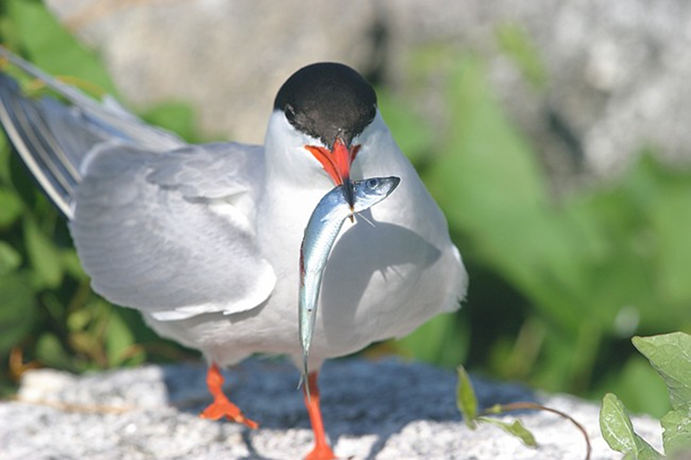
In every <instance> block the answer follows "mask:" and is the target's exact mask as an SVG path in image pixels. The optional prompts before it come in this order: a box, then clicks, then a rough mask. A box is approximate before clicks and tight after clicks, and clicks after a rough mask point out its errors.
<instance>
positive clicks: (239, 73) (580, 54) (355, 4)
mask: <svg viewBox="0 0 691 460" xmlns="http://www.w3.org/2000/svg"><path fill="white" fill-rule="evenodd" d="M46 1H47V3H48V4H49V5H50V6H51V8H53V10H54V11H55V12H56V14H57V15H58V16H59V17H60V18H61V20H62V21H63V22H64V24H65V25H66V26H67V27H69V28H70V29H71V30H73V31H74V32H75V33H76V34H77V35H78V36H79V37H81V38H82V39H83V40H84V41H85V42H86V43H88V44H90V45H91V46H92V47H93V48H95V49H97V50H98V52H99V53H100V54H101V55H102V56H103V58H104V59H105V62H106V64H107V66H108V68H109V69H110V71H111V72H112V74H113V76H114V78H115V80H116V82H117V84H118V85H119V86H120V88H121V89H122V91H123V93H124V95H125V97H126V98H128V100H129V102H131V103H134V104H135V105H139V106H146V105H149V104H152V103H155V102H158V101H167V100H170V99H176V100H184V101H189V102H191V103H192V104H193V105H194V107H196V109H197V111H198V113H199V116H200V121H201V124H202V126H203V128H204V129H205V131H206V132H207V133H213V134H215V135H222V136H224V137H229V138H233V139H235V140H240V141H245V142H261V141H262V138H263V133H264V129H265V125H266V119H267V116H268V112H269V111H270V110H271V106H272V101H273V97H274V95H275V93H276V91H277V89H278V87H279V86H280V84H281V83H282V82H283V81H284V80H285V78H286V77H287V76H288V75H290V74H291V73H292V72H293V71H295V70H296V69H298V68H299V67H301V66H303V65H305V64H307V63H311V62H314V61H318V60H337V61H342V62H345V63H348V64H351V65H353V66H355V67H356V68H358V69H359V70H361V71H363V72H364V73H365V74H366V75H368V76H369V77H372V78H374V79H375V80H377V81H378V82H379V83H382V84H385V85H388V86H389V87H390V88H392V89H393V90H394V91H396V92H398V93H399V95H400V96H402V97H404V98H405V99H406V100H407V101H408V103H409V104H411V105H413V106H416V109H418V110H421V111H422V112H423V113H425V114H426V115H427V116H428V117H430V118H431V119H435V117H439V116H440V113H441V112H442V111H443V110H442V108H441V107H440V106H439V104H438V102H439V101H440V100H441V98H442V96H441V94H440V87H439V85H438V83H439V79H438V78H435V75H430V76H429V78H428V79H426V80H425V81H423V82H422V86H423V88H422V89H420V88H419V86H420V84H421V82H420V77H419V75H416V74H415V72H412V71H411V61H412V60H413V59H414V58H413V56H414V53H415V51H416V50H419V49H421V48H424V47H426V46H430V45H431V46H439V45H442V46H445V47H448V48H451V49H454V50H456V51H458V52H459V53H462V52H464V51H465V52H467V51H472V52H475V53H478V54H480V55H482V56H484V58H485V59H486V61H487V63H488V67H489V69H490V76H491V77H490V81H491V83H492V85H493V87H494V90H495V92H496V94H497V95H498V97H499V98H500V99H501V100H502V102H503V103H504V105H505V107H506V108H507V111H508V113H509V114H510V116H511V117H512V119H513V120H514V121H515V123H516V124H518V125H519V126H520V127H521V128H522V129H523V130H524V131H525V132H527V133H528V134H529V136H530V138H531V141H532V144H533V145H534V146H535V147H536V149H537V150H538V151H539V152H540V153H541V154H542V156H543V158H545V161H546V164H547V165H548V166H549V167H550V169H551V170H552V172H553V174H556V175H557V176H559V175H562V176H564V177H565V178H569V177H573V176H574V175H576V176H577V175H578V174H579V173H581V172H583V171H586V172H589V173H594V174H596V175H598V174H609V173H611V172H613V171H617V170H620V169H621V168H622V167H623V166H624V165H625V164H626V163H627V161H626V159H628V158H630V157H631V156H632V154H633V153H634V152H636V151H637V150H638V149H640V148H642V147H644V146H652V147H656V148H657V150H658V151H659V153H660V154H661V155H663V156H665V157H667V158H680V157H686V158H688V157H689V156H691V155H690V154H689V148H688V147H687V146H688V145H690V144H691V130H689V129H687V126H688V124H689V122H690V121H691V86H690V85H688V84H687V81H688V76H689V75H691V53H688V52H687V51H688V49H689V47H690V46H691V33H689V32H688V30H689V28H688V27H687V25H688V24H689V22H690V21H691V3H689V2H687V1H686V0H665V1H662V2H653V3H651V2H648V1H646V0H621V1H617V2H602V1H599V0H566V1H562V2H553V1H550V0H536V1H531V2H516V1H514V0H493V1H485V0H461V1H458V0H434V1H428V2H418V1H414V0H380V1H377V2H370V1H367V0H352V1H350V2H348V5H347V7H345V6H344V5H343V4H342V3H341V2H323V1H318V0H309V1H302V0H286V1H283V2H281V7H280V8H278V7H277V6H276V3H275V2H272V1H270V0H257V1H243V0H198V1H195V2H188V1H184V0H165V1H161V0H140V1H136V2H118V1H112V0H46ZM507 24H508V25H512V26H517V28H518V29H520V30H521V31H522V32H524V33H525V36H526V37H527V40H528V43H529V44H532V45H533V47H534V49H535V50H536V53H537V56H538V58H539V62H541V63H542V66H543V67H544V70H545V75H546V80H545V83H544V84H543V85H541V86H540V85H537V86H536V85H531V84H530V83H529V82H528V81H527V80H526V78H524V77H523V76H522V74H521V72H520V70H519V69H518V67H517V66H516V64H515V62H513V61H511V60H510V59H509V58H507V54H506V53H505V52H504V51H502V46H501V45H500V41H499V40H498V38H497V37H498V35H499V33H500V31H501V30H503V28H505V27H506V26H507ZM459 55H460V54H459ZM447 64H448V62H443V61H440V62H439V63H438V67H439V69H444V68H445V67H446V66H447ZM411 87H415V88H416V91H415V93H414V94H415V96H412V95H411ZM555 182H559V180H557V181H555Z"/></svg>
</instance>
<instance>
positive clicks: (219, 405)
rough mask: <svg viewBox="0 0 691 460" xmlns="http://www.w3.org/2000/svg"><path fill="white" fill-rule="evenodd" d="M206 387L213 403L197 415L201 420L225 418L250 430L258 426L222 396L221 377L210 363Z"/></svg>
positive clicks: (219, 372)
mask: <svg viewBox="0 0 691 460" xmlns="http://www.w3.org/2000/svg"><path fill="white" fill-rule="evenodd" d="M206 385H207V386H208V387H209V393H211V395H212V396H213V397H214V402H212V403H211V404H210V405H209V407H207V408H206V409H204V412H202V413H201V414H199V416H200V417H201V418H205V419H209V420H218V419H221V418H223V417H224V416H225V417H228V419H230V420H233V421H235V422H238V423H244V424H245V425H247V426H248V427H250V428H252V429H255V428H257V427H258V426H259V425H258V424H257V423H256V422H255V421H253V420H250V419H248V418H246V417H245V415H244V414H243V413H242V411H241V410H240V409H239V408H238V406H236V405H235V404H233V403H232V402H230V400H229V399H228V398H227V397H226V395H224V394H223V376H222V375H221V371H220V370H219V369H218V366H217V365H216V363H211V366H209V371H208V372H207V374H206Z"/></svg>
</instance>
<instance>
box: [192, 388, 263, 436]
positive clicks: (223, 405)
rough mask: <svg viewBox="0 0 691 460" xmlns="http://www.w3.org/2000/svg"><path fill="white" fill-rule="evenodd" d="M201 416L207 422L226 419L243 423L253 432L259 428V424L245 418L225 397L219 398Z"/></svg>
mask: <svg viewBox="0 0 691 460" xmlns="http://www.w3.org/2000/svg"><path fill="white" fill-rule="evenodd" d="M199 416H200V417H201V418H203V419H207V420H220V419H221V418H223V417H226V418H228V419H229V420H232V421H234V422H237V423H242V424H244V425H246V426H247V427H248V428H251V429H253V430H255V429H257V428H258V427H259V424H258V423H257V422H255V421H254V420H250V419H248V418H247V417H245V415H244V414H243V413H242V411H241V410H240V408H238V406H236V405H235V404H233V403H232V402H230V401H229V400H228V398H226V397H225V396H223V397H220V398H219V397H217V398H216V400H215V401H214V402H213V403H211V404H209V406H208V407H207V408H206V409H204V411H203V412H202V413H201V414H199Z"/></svg>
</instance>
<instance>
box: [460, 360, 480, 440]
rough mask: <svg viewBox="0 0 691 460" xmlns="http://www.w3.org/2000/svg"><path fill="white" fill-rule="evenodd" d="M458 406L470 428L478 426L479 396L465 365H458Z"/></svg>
mask: <svg viewBox="0 0 691 460" xmlns="http://www.w3.org/2000/svg"><path fill="white" fill-rule="evenodd" d="M456 407H458V410H459V411H461V414H462V415H463V420H464V421H465V424H466V425H467V426H468V428H470V429H473V430H474V429H475V427H476V426H477V424H476V420H477V397H476V396H475V390H474V389H473V384H472V383H471V381H470V377H468V373H467V372H466V370H465V368H464V367H463V366H458V386H457V388H456Z"/></svg>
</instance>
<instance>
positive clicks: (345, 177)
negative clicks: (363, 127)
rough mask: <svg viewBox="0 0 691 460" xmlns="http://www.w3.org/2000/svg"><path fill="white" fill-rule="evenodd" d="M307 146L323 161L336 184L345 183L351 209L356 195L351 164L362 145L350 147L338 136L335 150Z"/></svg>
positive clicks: (346, 195) (320, 161)
mask: <svg viewBox="0 0 691 460" xmlns="http://www.w3.org/2000/svg"><path fill="white" fill-rule="evenodd" d="M305 148H306V149H307V150H308V151H309V152H310V153H311V154H312V155H314V158H316V159H317V160H318V161H319V163H321V165H322V168H324V171H326V173H327V174H328V175H329V177H331V180H332V181H333V182H334V184H335V185H343V194H344V195H345V199H346V202H347V203H348V204H349V205H350V209H353V204H354V201H355V196H354V195H353V183H352V181H351V180H350V165H351V164H352V163H353V160H355V156H356V155H357V152H358V150H360V146H359V145H355V146H353V147H351V148H348V147H347V146H346V144H345V143H344V142H343V140H342V139H340V138H336V142H334V146H333V150H329V149H328V148H326V147H316V146H314V145H306V146H305Z"/></svg>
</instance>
